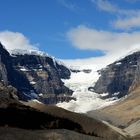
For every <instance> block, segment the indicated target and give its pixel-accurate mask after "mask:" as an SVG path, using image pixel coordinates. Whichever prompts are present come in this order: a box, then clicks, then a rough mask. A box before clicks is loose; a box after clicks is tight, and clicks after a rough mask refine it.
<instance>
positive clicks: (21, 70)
mask: <svg viewBox="0 0 140 140" xmlns="http://www.w3.org/2000/svg"><path fill="white" fill-rule="evenodd" d="M69 77H70V71H69V69H67V68H66V67H65V66H63V65H61V64H58V63H57V62H56V61H54V60H53V59H52V58H51V57H47V56H39V55H27V54H25V55H13V56H10V54H9V53H8V52H7V51H6V50H5V49H4V47H3V46H2V44H0V80H1V81H3V82H4V84H6V85H12V86H13V87H15V88H16V89H17V90H18V91H19V92H20V93H21V94H19V98H20V99H22V100H28V99H32V98H37V99H38V100H41V101H44V102H45V98H46V97H47V100H48V98H49V96H54V99H53V100H52V101H51V102H49V103H56V102H58V101H61V100H59V99H60V98H58V99H57V96H58V95H59V94H60V95H65V97H66V100H68V98H69V99H71V97H70V95H71V94H72V91H71V90H69V89H68V88H67V87H65V86H64V83H63V82H62V81H61V78H63V79H67V78H69ZM40 95H41V96H40ZM60 95H59V96H60ZM63 100H64V99H63Z"/></svg>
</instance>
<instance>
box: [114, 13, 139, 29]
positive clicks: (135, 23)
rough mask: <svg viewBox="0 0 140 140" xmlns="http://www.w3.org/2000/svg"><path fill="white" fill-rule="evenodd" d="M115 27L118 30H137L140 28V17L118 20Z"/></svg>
mask: <svg viewBox="0 0 140 140" xmlns="http://www.w3.org/2000/svg"><path fill="white" fill-rule="evenodd" d="M113 24H114V26H115V27H116V28H120V29H127V30H128V29H131V28H134V27H135V28H137V27H140V15H137V16H134V17H129V18H124V19H118V20H116V21H115V22H114V23H113Z"/></svg>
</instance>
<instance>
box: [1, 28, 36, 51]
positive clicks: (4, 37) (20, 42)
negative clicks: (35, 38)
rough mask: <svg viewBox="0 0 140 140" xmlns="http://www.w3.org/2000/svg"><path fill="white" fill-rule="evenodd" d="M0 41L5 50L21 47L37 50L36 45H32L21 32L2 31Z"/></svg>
mask: <svg viewBox="0 0 140 140" xmlns="http://www.w3.org/2000/svg"><path fill="white" fill-rule="evenodd" d="M0 42H1V43H2V44H3V45H4V46H5V47H6V49H7V50H13V49H22V50H29V49H35V50H37V47H36V45H32V44H31V43H30V41H29V40H28V38H26V37H25V36H24V35H23V34H22V33H19V32H11V31H3V32H0Z"/></svg>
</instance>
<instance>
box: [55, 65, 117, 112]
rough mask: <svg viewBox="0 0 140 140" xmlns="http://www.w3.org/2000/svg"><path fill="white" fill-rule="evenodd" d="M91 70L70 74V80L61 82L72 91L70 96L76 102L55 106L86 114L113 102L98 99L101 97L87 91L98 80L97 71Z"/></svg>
mask: <svg viewBox="0 0 140 140" xmlns="http://www.w3.org/2000/svg"><path fill="white" fill-rule="evenodd" d="M91 69H92V71H91V72H90V73H85V72H83V71H81V72H77V73H76V72H72V73H71V77H70V79H68V80H63V82H64V83H65V86H67V87H69V88H70V89H72V90H73V91H74V93H73V95H72V96H73V97H75V98H76V101H75V100H71V101H70V102H62V103H58V104H57V106H59V107H62V108H65V109H67V110H70V111H73V112H79V113H86V112H88V111H90V110H96V109H99V108H103V107H105V106H108V105H110V104H112V103H114V102H115V101H112V100H109V99H107V100H103V99H101V98H100V97H101V95H99V94H97V93H94V92H91V91H89V90H88V88H89V87H90V86H93V85H94V83H95V82H96V81H97V80H98V78H99V75H98V73H97V71H95V70H94V68H91Z"/></svg>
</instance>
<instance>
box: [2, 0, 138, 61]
mask: <svg viewBox="0 0 140 140" xmlns="http://www.w3.org/2000/svg"><path fill="white" fill-rule="evenodd" d="M0 5H1V6H0V32H1V33H4V32H6V31H8V32H12V33H17V32H18V33H21V34H23V35H24V37H26V38H27V40H28V41H29V40H30V42H28V41H27V42H26V43H30V44H31V45H32V46H34V44H35V45H36V44H37V47H38V48H39V49H40V50H42V51H46V52H48V53H49V54H51V55H53V56H55V57H57V58H61V59H76V58H89V57H99V56H103V55H106V54H107V53H108V52H109V53H115V52H116V50H117V47H118V49H119V50H120V49H121V47H122V45H124V47H125V45H129V44H130V46H129V48H132V46H136V45H137V44H139V40H140V33H139V29H140V0H133V1H132V0H0ZM135 32H138V33H135ZM125 33H126V34H125ZM7 34H8V33H7ZM7 34H6V35H5V34H2V35H1V36H2V37H3V36H4V37H3V38H4V40H6V39H7V38H8V37H9V35H7ZM82 34H83V35H82ZM7 36H8V37H7ZM100 36H101V37H100ZM3 38H2V39H3ZM120 38H124V41H122V39H120ZM130 38H132V40H131V41H130V42H129V44H127V42H128V41H127V40H130ZM0 39H1V38H0ZM9 40H10V41H11V39H7V40H6V41H9ZM20 40H21V39H20ZM96 40H97V41H98V42H97V41H96ZM22 42H23V41H22ZM104 42H105V44H106V45H104ZM110 42H111V43H110ZM113 42H116V44H117V43H118V44H117V45H118V46H114V45H112V44H113ZM10 43H11V42H10ZM10 43H9V44H10ZM20 44H21V43H20ZM111 45H112V46H111ZM23 46H25V45H23ZM113 46H114V49H112V47H113ZM125 49H127V48H126V47H125V48H124V50H125ZM118 53H119V51H118Z"/></svg>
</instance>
